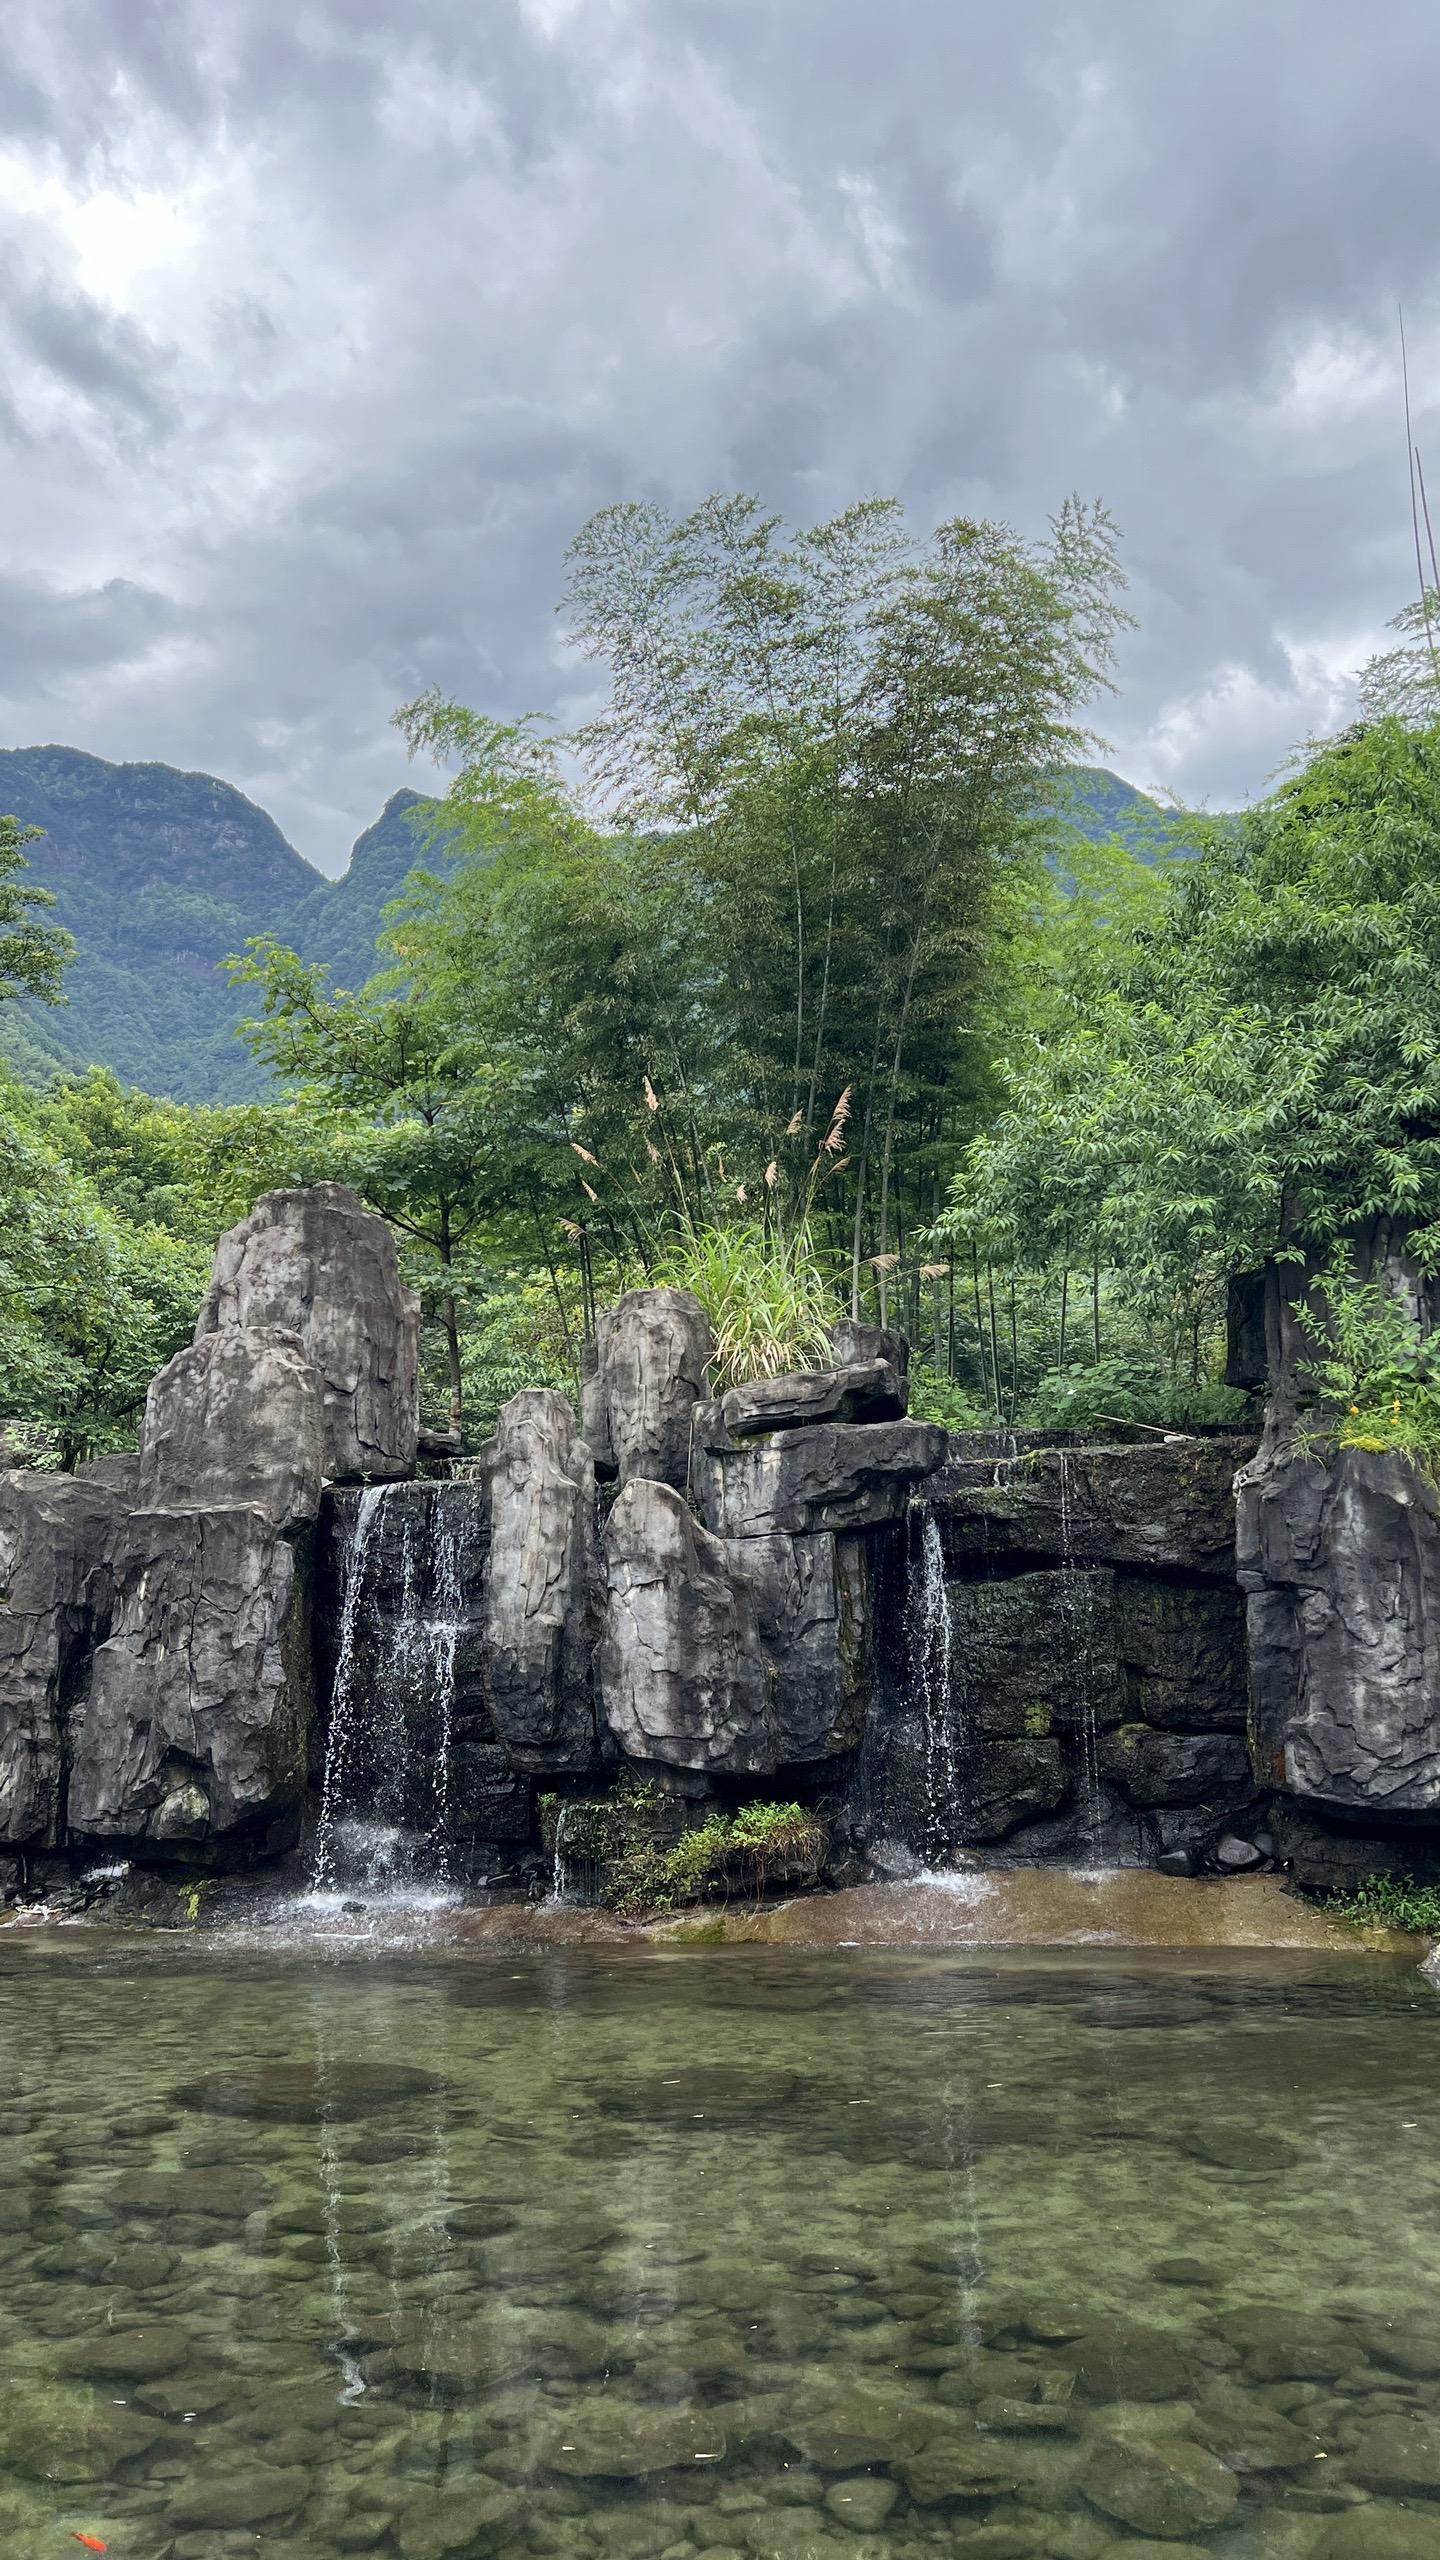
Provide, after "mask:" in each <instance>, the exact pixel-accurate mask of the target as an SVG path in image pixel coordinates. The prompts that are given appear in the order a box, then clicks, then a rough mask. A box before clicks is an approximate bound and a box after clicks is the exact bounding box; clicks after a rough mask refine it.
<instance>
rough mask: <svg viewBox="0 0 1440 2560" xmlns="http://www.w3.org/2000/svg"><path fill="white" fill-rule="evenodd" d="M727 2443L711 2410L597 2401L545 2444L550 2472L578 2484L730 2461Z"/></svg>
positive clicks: (543, 2461) (543, 2458)
mask: <svg viewBox="0 0 1440 2560" xmlns="http://www.w3.org/2000/svg"><path fill="white" fill-rule="evenodd" d="M725 2450H726V2438H725V2435H724V2432H723V2430H722V2429H721V2428H720V2427H718V2426H717V2425H716V2424H715V2421H714V2417H713V2415H712V2414H711V2413H710V2412H708V2411H696V2410H674V2411H664V2412H659V2411H656V2410H653V2409H645V2408H639V2407H636V2406H635V2405H634V2404H633V2403H632V2404H630V2405H628V2406H627V2405H625V2404H624V2403H621V2402H618V2401H617V2402H615V2403H614V2404H613V2405H611V2406H609V2407H607V2406H606V2405H605V2404H604V2403H603V2402H596V2403H594V2404H592V2406H591V2407H589V2408H587V2409H583V2410H581V2411H579V2412H578V2413H577V2414H576V2415H575V2416H574V2417H573V2418H570V2419H567V2420H566V2421H565V2423H564V2424H563V2425H561V2426H556V2427H554V2428H552V2429H551V2430H550V2431H549V2432H548V2434H547V2435H546V2436H545V2437H544V2438H543V2439H542V2441H541V2444H540V2446H539V2448H538V2452H537V2459H538V2462H539V2464H540V2467H541V2468H542V2469H544V2470H549V2471H558V2472H560V2473H561V2474H562V2475H563V2476H565V2477H567V2478H570V2479H576V2480H643V2479H644V2478H645V2477H646V2475H647V2474H648V2473H650V2472H652V2471H672V2470H678V2469H681V2468H688V2467H689V2466H690V2465H691V2464H692V2463H693V2464H702V2463H703V2464H707V2465H708V2464H710V2463H715V2462H720V2461H722V2460H723V2459H724V2455H725Z"/></svg>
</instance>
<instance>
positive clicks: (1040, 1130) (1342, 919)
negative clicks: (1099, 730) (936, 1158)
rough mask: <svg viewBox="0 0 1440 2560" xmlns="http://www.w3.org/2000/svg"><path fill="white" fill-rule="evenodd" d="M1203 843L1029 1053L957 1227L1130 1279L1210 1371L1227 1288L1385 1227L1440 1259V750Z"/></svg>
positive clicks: (1333, 752)
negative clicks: (1170, 1310) (1211, 1333)
mask: <svg viewBox="0 0 1440 2560" xmlns="http://www.w3.org/2000/svg"><path fill="white" fill-rule="evenodd" d="M1200 832H1201V835H1202V836H1203V838H1204V839H1205V840H1204V842H1203V846H1202V850H1201V851H1200V854H1199V858H1198V859H1197V860H1195V861H1194V862H1193V863H1186V864H1180V865H1177V866H1175V868H1174V869H1173V870H1172V872H1171V873H1170V874H1169V877H1168V884H1167V887H1166V890H1165V893H1164V903H1163V906H1162V908H1161V911H1160V913H1159V915H1158V917H1148V918H1144V917H1142V918H1134V917H1132V918H1131V919H1130V923H1129V929H1121V930H1118V931H1116V932H1115V933H1114V934H1113V935H1112V936H1111V937H1110V941H1109V946H1108V949H1107V948H1105V947H1104V938H1103V937H1100V938H1098V939H1097V940H1096V941H1094V942H1092V944H1091V947H1090V949H1089V950H1088V952H1087V954H1086V957H1085V962H1084V966H1083V967H1082V968H1081V969H1080V970H1079V972H1078V973H1077V974H1076V975H1075V976H1074V977H1073V978H1072V980H1071V981H1070V983H1069V984H1068V985H1061V986H1060V987H1059V988H1058V989H1057V990H1055V991H1054V1001H1053V1002H1052V1009H1051V1012H1050V1014H1049V1016H1048V1017H1047V1018H1046V1019H1045V1020H1043V1021H1042V1022H1041V1024H1040V1025H1039V1026H1038V1027H1037V1028H1036V1030H1035V1031H1034V1032H1032V1033H1031V1034H1030V1035H1029V1036H1028V1037H1027V1038H1023V1039H1021V1040H1019V1041H1017V1043H1016V1045H1015V1047H1014V1049H1013V1051H1012V1054H1011V1056H1010V1058H1009V1059H1008V1061H1007V1063H1006V1066H1005V1070H1004V1083H1005V1090H1006V1097H1007V1099H1006V1108H1005V1109H1004V1110H1003V1111H1002V1112H1001V1113H1000V1114H999V1115H998V1117H997V1119H996V1121H995V1123H994V1125H993V1126H992V1128H991V1129H990V1130H989V1131H988V1132H987V1134H986V1135H985V1136H984V1137H983V1138H982V1139H981V1140H980V1141H979V1142H978V1143H977V1144H976V1146H975V1147H974V1149H973V1150H972V1153H971V1156H970V1159H969V1162H968V1165H967V1167H966V1170H965V1173H964V1175H963V1178H962V1179H961V1181H960V1182H959V1184H958V1185H957V1187H956V1193H955V1198H954V1203H953V1206H952V1210H951V1212H950V1214H949V1216H948V1218H947V1221H946V1222H945V1224H946V1231H947V1232H948V1233H949V1234H950V1235H951V1236H953V1237H955V1238H957V1239H958V1238H961V1237H964V1236H966V1235H968V1234H971V1233H974V1232H977V1231H978V1230H980V1229H985V1230H987V1231H988V1232H990V1233H991V1234H992V1235H993V1236H995V1237H997V1238H998V1239H999V1245H1000V1248H1001V1249H1002V1250H1004V1251H1006V1252H1008V1253H1009V1254H1011V1255H1013V1256H1015V1257H1016V1258H1017V1259H1019V1260H1020V1261H1022V1262H1024V1263H1025V1264H1026V1265H1027V1266H1028V1267H1029V1268H1031V1269H1036V1268H1046V1267H1054V1266H1058V1265H1059V1264H1060V1263H1061V1262H1062V1261H1069V1260H1077V1259H1079V1258H1080V1253H1081V1252H1082V1251H1083V1252H1084V1254H1085V1255H1086V1257H1087V1258H1089V1257H1090V1256H1093V1258H1094V1261H1095V1262H1096V1263H1097V1264H1104V1265H1106V1266H1107V1267H1110V1268H1113V1269H1115V1270H1118V1271H1121V1272H1124V1273H1126V1274H1127V1275H1129V1277H1130V1279H1131V1280H1132V1282H1134V1283H1136V1284H1137V1285H1139V1286H1140V1287H1141V1289H1142V1290H1143V1289H1145V1288H1149V1289H1150V1290H1151V1291H1152V1292H1153V1293H1154V1294H1155V1296H1156V1297H1157V1298H1161V1297H1167V1298H1168V1300H1169V1302H1170V1304H1171V1305H1172V1306H1173V1307H1174V1308H1176V1309H1177V1310H1178V1313H1177V1317H1176V1321H1177V1322H1178V1323H1179V1324H1180V1325H1181V1326H1182V1327H1184V1328H1186V1329H1188V1331H1189V1333H1190V1337H1191V1344H1192V1362H1193V1365H1194V1366H1195V1367H1196V1368H1197V1369H1198V1367H1199V1363H1200V1358H1201V1336H1202V1333H1203V1332H1204V1330H1205V1327H1206V1326H1207V1324H1210V1323H1212V1322H1213V1319H1214V1315H1215V1311H1216V1308H1217V1305H1218V1302H1219V1297H1220V1293H1221V1291H1222V1289H1223V1284H1224V1281H1225V1278H1226V1275H1227V1274H1228V1273H1229V1272H1232V1271H1235V1270H1242V1269H1250V1268H1255V1267H1257V1266H1258V1265H1259V1264H1260V1263H1262V1262H1263V1261H1264V1260H1265V1259H1266V1258H1267V1257H1269V1256H1271V1255H1275V1254H1279V1255H1285V1254H1289V1253H1292V1252H1295V1251H1297V1250H1299V1249H1301V1248H1302V1247H1303V1248H1305V1249H1307V1250H1323V1249H1324V1248H1326V1247H1327V1246H1329V1245H1330V1244H1332V1243H1334V1242H1336V1241H1338V1240H1340V1239H1342V1238H1343V1237H1344V1236H1345V1235H1346V1234H1347V1233H1349V1232H1352V1231H1353V1230H1354V1229H1355V1228H1356V1227H1357V1226H1358V1225H1360V1224H1361V1223H1362V1222H1364V1221H1365V1220H1367V1219H1370V1218H1372V1217H1375V1216H1377V1215H1380V1214H1385V1215H1389V1216H1391V1217H1395V1218H1397V1219H1400V1220H1402V1221H1403V1222H1404V1223H1405V1224H1406V1225H1407V1226H1408V1227H1409V1228H1410V1229H1411V1231H1412V1236H1413V1241H1414V1244H1415V1247H1416V1250H1417V1252H1418V1253H1419V1254H1420V1256H1421V1258H1422V1260H1424V1261H1425V1262H1427V1263H1428V1264H1429V1265H1430V1266H1431V1267H1434V1265H1435V1264H1436V1262H1437V1260H1440V993H1437V988H1440V728H1437V727H1433V726H1432V727H1430V728H1421V729H1417V728H1413V727H1409V726H1407V725H1406V724H1405V723H1403V722H1402V721H1401V720H1399V719H1398V718H1394V717H1391V718H1387V719H1384V720H1381V721H1377V722H1374V723H1372V724H1369V725H1366V726H1363V727H1361V728H1358V729H1355V730H1352V731H1349V732H1347V733H1346V734H1345V735H1344V736H1342V737H1340V738H1338V739H1336V740H1334V741H1333V742H1331V743H1329V744H1327V745H1324V746H1321V747H1319V748H1317V749H1315V750H1313V751H1312V752H1311V753H1310V754H1309V755H1308V756H1307V757H1306V759H1305V760H1304V762H1303V764H1302V765H1301V767H1300V769H1299V770H1298V771H1297V772H1296V773H1295V774H1294V775H1293V776H1292V777H1291V778H1290V779H1288V780H1287V781H1286V782H1285V783H1283V784H1282V785H1281V787H1280V788H1279V789H1278V790H1277V791H1275V792H1274V793H1273V794H1272V795H1271V796H1270V798H1269V799H1268V800H1267V801H1265V802H1264V803H1262V804H1261V805H1260V806H1259V807H1258V808H1257V809H1256V810H1255V811H1253V812H1252V813H1251V814H1250V815H1249V816H1248V817H1247V818H1246V819H1244V820H1243V821H1242V822H1240V823H1238V824H1236V823H1235V822H1231V823H1230V824H1228V825H1226V826H1219V825H1215V826H1211V827H1209V828H1208V829H1205V828H1202V829H1201V830H1200Z"/></svg>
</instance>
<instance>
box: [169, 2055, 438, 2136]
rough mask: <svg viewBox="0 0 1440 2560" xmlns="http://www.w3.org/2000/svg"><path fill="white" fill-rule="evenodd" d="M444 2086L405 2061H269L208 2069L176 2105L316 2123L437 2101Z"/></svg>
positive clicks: (271, 2121) (268, 2121)
mask: <svg viewBox="0 0 1440 2560" xmlns="http://www.w3.org/2000/svg"><path fill="white" fill-rule="evenodd" d="M444 2086H445V2083H444V2081H443V2080H442V2079H440V2077H439V2076H438V2074H437V2073H435V2072H433V2071H419V2070H416V2069H415V2068H414V2066H413V2065H412V2064H410V2063H405V2062H333V2063H320V2062H266V2063H261V2064H259V2065H258V2066H257V2067H256V2068H255V2069H254V2070H253V2071H207V2072H206V2074H205V2076H204V2078H203V2079H200V2080H191V2081H189V2082H187V2084H186V2085H185V2087H184V2088H182V2089H177V2090H176V2092H175V2103H176V2105H177V2106H179V2107H183V2108H186V2109H188V2110H190V2111H191V2112H193V2113H196V2114H202V2115H217V2116H254V2117H256V2118H258V2119H259V2121H260V2122H261V2123H264V2124H312V2123H316V2122H326V2121H328V2120H330V2119H332V2118H336V2119H341V2120H343V2119H345V2118H349V2117H355V2116H367V2115H371V2114H373V2113H374V2112H375V2111H376V2109H378V2108H380V2107H393V2106H399V2105H401V2104H403V2103H404V2102H405V2101H406V2100H407V2099H412V2098H428V2097H434V2096H437V2095H438V2094H439V2093H440V2091H441V2090H443V2088H444Z"/></svg>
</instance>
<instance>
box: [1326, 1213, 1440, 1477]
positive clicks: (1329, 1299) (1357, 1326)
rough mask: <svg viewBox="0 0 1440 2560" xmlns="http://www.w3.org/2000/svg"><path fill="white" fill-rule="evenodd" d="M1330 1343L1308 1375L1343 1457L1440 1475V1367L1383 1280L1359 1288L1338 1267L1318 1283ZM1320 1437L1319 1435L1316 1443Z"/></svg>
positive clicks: (1412, 1318) (1430, 1346) (1433, 1351)
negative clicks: (1366, 1455) (1381, 1459)
mask: <svg viewBox="0 0 1440 2560" xmlns="http://www.w3.org/2000/svg"><path fill="white" fill-rule="evenodd" d="M1319 1295H1320V1297H1321V1300H1322V1302H1323V1304H1324V1308H1325V1315H1326V1320H1327V1330H1328V1340H1327V1341H1326V1342H1325V1344H1324V1345H1323V1347H1322V1348H1321V1349H1320V1351H1319V1352H1318V1354H1317V1357H1316V1358H1315V1359H1313V1360H1310V1361H1307V1362H1306V1363H1305V1367H1304V1374H1305V1376H1306V1377H1307V1378H1308V1380H1309V1382H1310V1384H1311V1386H1312V1387H1313V1388H1314V1390H1315V1392H1316V1394H1317V1395H1318V1397H1319V1398H1320V1400H1321V1402H1322V1404H1324V1405H1327V1406H1328V1407H1329V1408H1330V1409H1331V1417H1332V1418H1331V1420H1330V1423H1329V1426H1328V1429H1327V1430H1326V1432H1325V1433H1324V1435H1323V1436H1324V1437H1325V1438H1327V1439H1328V1440H1329V1441H1330V1442H1331V1443H1332V1444H1333V1445H1334V1446H1335V1447H1337V1448H1340V1449H1371V1450H1376V1451H1382V1452H1383V1451H1393V1452H1395V1453H1396V1454H1397V1455H1398V1456H1400V1457H1404V1458H1408V1459H1409V1460H1410V1461H1411V1463H1412V1465H1414V1466H1419V1467H1424V1468H1425V1469H1426V1470H1427V1471H1428V1472H1429V1473H1430V1474H1432V1475H1434V1474H1436V1473H1437V1472H1440V1359H1437V1347H1436V1345H1435V1344H1434V1343H1433V1342H1432V1341H1430V1340H1429V1339H1428V1338H1427V1337H1426V1336H1425V1335H1423V1334H1422V1333H1421V1330H1420V1327H1419V1324H1418V1322H1417V1320H1416V1318H1415V1316H1414V1315H1413V1314H1412V1313H1411V1310H1410V1308H1409V1307H1408V1306H1407V1305H1406V1303H1405V1301H1404V1300H1403V1298H1399V1297H1397V1296H1396V1294H1395V1292H1394V1290H1393V1289H1391V1288H1389V1287H1388V1286H1387V1284H1386V1282H1385V1281H1384V1280H1358V1281H1357V1280H1352V1279H1350V1278H1349V1277H1348V1276H1347V1275H1346V1272H1345V1270H1344V1267H1343V1265H1342V1264H1339V1263H1337V1264H1335V1265H1333V1266H1332V1268H1331V1269H1330V1270H1329V1271H1328V1272H1327V1273H1326V1274H1325V1276H1324V1278H1323V1279H1322V1280H1321V1281H1320V1283H1319ZM1320 1436H1321V1435H1319V1434H1316V1433H1314V1432H1312V1433H1311V1434H1310V1435H1309V1437H1310V1439H1311V1440H1312V1442H1313V1441H1314V1440H1315V1439H1316V1438H1317V1437H1320Z"/></svg>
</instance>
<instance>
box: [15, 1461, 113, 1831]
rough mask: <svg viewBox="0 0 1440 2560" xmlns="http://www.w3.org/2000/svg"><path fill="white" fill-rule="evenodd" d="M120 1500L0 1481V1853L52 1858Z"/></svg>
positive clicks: (100, 1623) (28, 1476) (34, 1473)
mask: <svg viewBox="0 0 1440 2560" xmlns="http://www.w3.org/2000/svg"><path fill="white" fill-rule="evenodd" d="M124 1519H125V1506H124V1502H123V1499H122V1498H121V1496H120V1495H118V1494H117V1493H115V1492H113V1491H111V1490H110V1488H109V1487H108V1486H106V1485H105V1484H103V1483H93V1482H89V1481H86V1480H84V1479H82V1478H80V1477H76V1476H61V1475H50V1474H46V1473H42V1472H39V1471H38V1470H34V1469H30V1468H16V1469H13V1470H7V1471H6V1472H4V1473H0V1841H3V1842H5V1843H6V1845H7V1846H11V1847H30V1846H35V1847H53V1846H54V1845H55V1843H56V1842H57V1840H58V1839H59V1838H60V1836H61V1830H62V1826H63V1821H64V1811H65V1806H64V1795H65V1779H66V1761H67V1753H68V1748H69V1730H70V1725H71V1722H72V1720H73V1718H74V1717H75V1715H76V1714H77V1713H78V1711H79V1710H80V1707H81V1705H82V1702H83V1698H84V1694H85V1690H86V1688H87V1686H88V1683H89V1678H90V1658H91V1654H92V1651H93V1648H94V1646H95V1644H96V1642H97V1641H98V1640H99V1639H100V1638H101V1637H102V1636H104V1634H105V1633H106V1632H107V1630H108V1627H109V1622H110V1612H111V1606H112V1599H113V1579H114V1562H115V1552H116V1548H117V1545H118V1543H119V1539H120V1535H121V1531H122V1529H123V1526H124Z"/></svg>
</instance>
